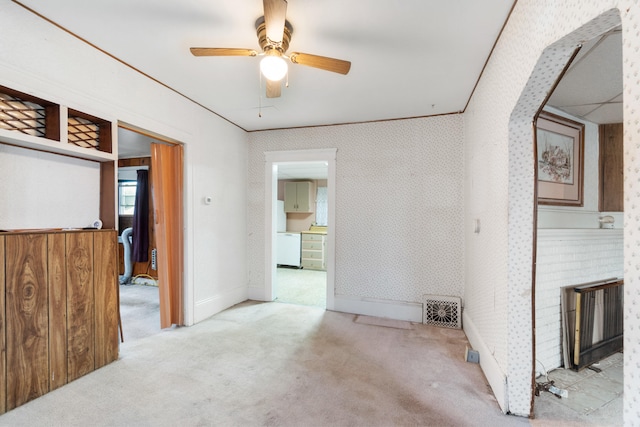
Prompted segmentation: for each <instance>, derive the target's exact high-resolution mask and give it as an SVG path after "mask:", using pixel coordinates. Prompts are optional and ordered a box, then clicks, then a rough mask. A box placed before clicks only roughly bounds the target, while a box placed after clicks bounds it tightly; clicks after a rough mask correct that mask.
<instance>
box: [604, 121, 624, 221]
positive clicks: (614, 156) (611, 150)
mask: <svg viewBox="0 0 640 427" xmlns="http://www.w3.org/2000/svg"><path fill="white" fill-rule="evenodd" d="M598 133H599V134H600V198H599V199H600V206H599V207H600V212H622V211H623V209H624V206H623V205H624V202H623V196H624V189H623V180H624V173H623V167H622V166H623V165H622V161H623V160H622V157H623V150H622V144H623V125H622V123H611V124H605V125H600V126H599V127H598Z"/></svg>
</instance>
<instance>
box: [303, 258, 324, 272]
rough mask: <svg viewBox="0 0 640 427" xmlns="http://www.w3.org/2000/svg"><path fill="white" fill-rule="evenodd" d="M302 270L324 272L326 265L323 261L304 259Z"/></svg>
mask: <svg viewBox="0 0 640 427" xmlns="http://www.w3.org/2000/svg"><path fill="white" fill-rule="evenodd" d="M302 268H308V269H309V270H324V265H323V262H322V261H321V260H315V259H313V260H312V259H304V260H302Z"/></svg>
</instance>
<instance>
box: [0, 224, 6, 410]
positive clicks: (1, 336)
mask: <svg viewBox="0 0 640 427" xmlns="http://www.w3.org/2000/svg"><path fill="white" fill-rule="evenodd" d="M4 264H5V263H4V236H0V414H4V413H5V412H7V347H6V341H5V337H6V336H7V334H6V329H7V328H6V319H7V317H6V316H5V304H4V302H5V300H4V293H5V285H4V284H5V280H4V276H5V274H4Z"/></svg>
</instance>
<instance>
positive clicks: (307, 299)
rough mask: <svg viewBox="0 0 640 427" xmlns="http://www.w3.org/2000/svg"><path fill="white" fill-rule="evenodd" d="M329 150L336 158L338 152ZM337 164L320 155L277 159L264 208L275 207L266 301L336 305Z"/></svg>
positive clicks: (273, 166) (324, 306)
mask: <svg viewBox="0 0 640 427" xmlns="http://www.w3.org/2000/svg"><path fill="white" fill-rule="evenodd" d="M310 151H316V150H310ZM322 151H325V150H322ZM331 152H332V156H333V157H332V158H333V159H335V151H333V150H332V151H331ZM287 153H292V152H287ZM330 163H331V166H330ZM334 166H335V163H334V162H333V161H331V162H330V161H327V160H324V159H323V158H322V157H320V160H315V159H314V160H305V159H304V158H303V159H302V160H300V159H298V160H295V161H293V160H292V161H277V162H273V164H272V167H271V180H270V181H271V184H272V185H271V190H272V191H271V192H270V193H271V196H270V200H269V201H270V202H271V203H268V204H267V206H266V207H267V210H269V205H271V206H270V207H271V212H272V216H273V218H272V220H271V221H270V223H271V224H272V230H271V233H269V234H270V235H271V236H272V239H273V240H272V242H271V245H270V247H271V248H272V256H271V257H270V258H271V262H270V264H271V265H270V268H271V272H270V273H271V274H269V271H267V278H269V277H271V279H272V283H271V293H270V295H269V292H268V290H267V298H266V299H267V300H273V301H277V302H282V303H288V304H298V305H307V306H314V307H321V308H330V309H331V308H332V307H333V295H334V292H333V280H332V277H333V259H334V257H333V248H334V246H333V245H331V244H330V242H331V241H333V236H334V232H333V229H332V224H333V216H334V214H333V212H334V209H331V208H332V206H331V204H332V201H333V199H334V198H333V194H335V190H334V188H333V185H334V184H333V175H334V173H335V172H334ZM330 169H331V171H330ZM330 175H331V176H330ZM268 193H269V192H268ZM267 197H269V196H267ZM268 222H269V221H268ZM329 276H331V280H329ZM329 282H331V286H329ZM269 296H270V298H269Z"/></svg>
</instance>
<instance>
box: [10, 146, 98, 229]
mask: <svg viewBox="0 0 640 427" xmlns="http://www.w3.org/2000/svg"><path fill="white" fill-rule="evenodd" d="M99 186H100V165H99V164H98V163H96V162H92V161H88V160H80V159H74V158H71V157H66V156H60V155H57V154H51V153H43V152H41V151H34V150H28V149H25V148H20V147H14V146H9V145H2V144H0V230H11V229H22V228H81V227H86V226H89V225H91V224H93V222H94V221H95V220H96V219H98V217H99V214H98V213H99V206H100V200H99V199H100V191H99V188H100V187H99ZM96 189H98V191H96Z"/></svg>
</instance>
